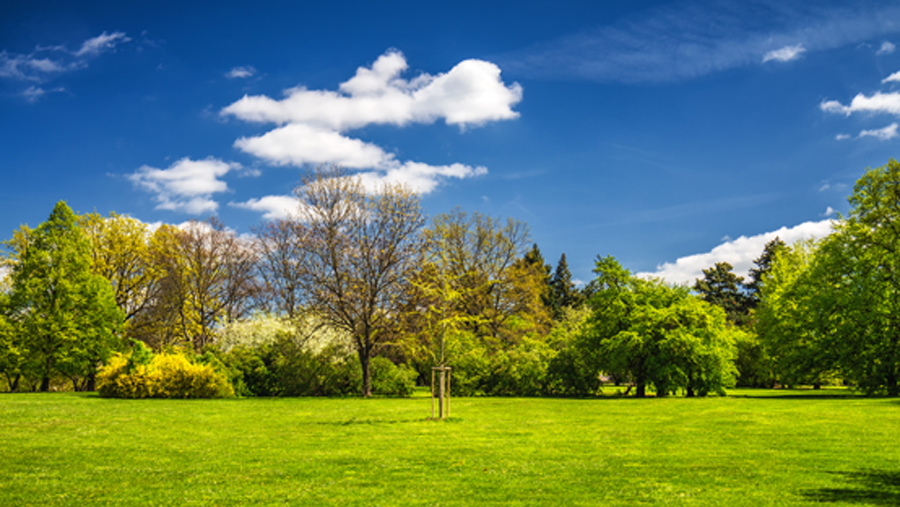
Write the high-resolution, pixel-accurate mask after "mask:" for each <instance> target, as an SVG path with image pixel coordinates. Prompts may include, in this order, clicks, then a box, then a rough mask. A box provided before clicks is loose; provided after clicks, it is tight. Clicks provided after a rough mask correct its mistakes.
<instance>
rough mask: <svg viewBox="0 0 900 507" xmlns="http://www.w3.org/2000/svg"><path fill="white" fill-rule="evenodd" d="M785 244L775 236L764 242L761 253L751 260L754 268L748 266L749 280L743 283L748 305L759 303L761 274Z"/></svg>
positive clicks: (762, 274) (765, 271)
mask: <svg viewBox="0 0 900 507" xmlns="http://www.w3.org/2000/svg"><path fill="white" fill-rule="evenodd" d="M785 247H787V245H786V244H785V243H784V241H781V238H779V237H776V238H775V239H773V240H772V241H769V242H768V243H766V246H765V247H764V248H763V252H762V254H761V255H760V256H759V257H758V258H756V259H754V260H753V264H755V265H756V267H755V268H750V281H749V282H747V283H745V284H744V287H745V288H746V289H747V293H748V297H749V305H750V307H751V308H756V306H757V305H758V304H759V293H760V291H761V289H762V287H761V285H762V279H763V276H764V275H765V274H766V273H768V272H769V270H771V269H772V263H773V262H775V256H776V255H777V254H778V252H779V251H781V250H783V249H784V248H785Z"/></svg>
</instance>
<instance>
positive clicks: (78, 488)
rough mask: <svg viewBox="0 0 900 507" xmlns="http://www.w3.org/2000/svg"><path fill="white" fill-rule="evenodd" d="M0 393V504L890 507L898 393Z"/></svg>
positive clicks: (898, 467) (899, 500) (897, 464)
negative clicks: (447, 407) (446, 397)
mask: <svg viewBox="0 0 900 507" xmlns="http://www.w3.org/2000/svg"><path fill="white" fill-rule="evenodd" d="M451 410H452V413H451V417H450V418H449V419H447V420H445V421H431V420H428V417H429V416H430V415H431V404H430V399H429V398H427V397H426V396H425V395H424V393H421V392H420V393H417V396H415V397H412V398H374V399H360V398H331V399H328V398H285V399H271V398H269V399H264V398H243V399H225V400H121V399H104V398H100V397H98V396H96V395H95V394H92V393H87V394H86V393H49V394H48V393H33V394H3V395H0V505H83V504H90V503H95V504H123V505H148V504H153V505H244V504H305V505H485V504H488V505H491V504H493V505H499V504H503V505H642V504H645V505H754V506H758V505H810V504H814V503H818V504H826V505H897V504H900V445H897V429H898V428H900V401H898V400H897V399H891V398H864V397H859V396H853V395H850V394H849V393H848V392H846V391H843V390H821V391H812V390H810V391H784V390H778V391H772V390H734V391H730V392H729V396H728V397H724V398H722V397H711V398H682V397H672V398H666V399H655V398H648V399H633V398H620V397H605V398H600V399H548V398H534V399H526V398H456V399H453V400H452V405H451Z"/></svg>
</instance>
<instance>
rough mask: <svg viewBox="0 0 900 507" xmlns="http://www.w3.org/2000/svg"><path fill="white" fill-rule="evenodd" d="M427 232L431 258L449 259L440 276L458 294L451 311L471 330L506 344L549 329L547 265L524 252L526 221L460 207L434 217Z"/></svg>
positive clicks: (495, 343)
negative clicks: (545, 301) (489, 214)
mask: <svg viewBox="0 0 900 507" xmlns="http://www.w3.org/2000/svg"><path fill="white" fill-rule="evenodd" d="M424 236H425V238H426V246H427V253H426V255H427V256H428V258H431V259H434V258H437V257H441V256H443V257H444V259H445V261H444V262H443V263H442V264H441V266H440V270H441V271H442V273H443V274H441V276H444V277H446V278H447V279H448V280H450V283H451V287H452V288H453V290H454V291H456V292H457V293H458V297H457V298H456V299H455V301H454V304H453V305H452V308H451V311H452V312H454V313H455V314H456V315H459V316H465V320H466V322H467V325H466V328H467V329H468V330H469V331H471V332H473V333H475V334H476V335H477V336H479V337H480V338H482V339H488V340H490V341H492V342H493V344H492V345H494V346H502V345H504V344H511V343H513V342H514V341H516V339H517V337H519V336H521V335H522V334H523V333H524V332H527V331H528V330H541V331H545V330H546V329H547V327H548V324H549V319H548V315H547V312H546V308H545V306H544V302H543V300H542V299H541V297H542V295H544V294H546V292H545V291H546V267H545V265H544V264H543V262H542V261H540V260H539V259H538V258H537V256H536V255H535V252H534V248H532V250H531V251H530V252H529V251H527V250H526V248H527V245H528V227H527V225H525V223H523V222H520V221H518V220H513V219H507V220H506V222H505V223H504V222H503V221H502V220H500V219H497V218H493V217H490V216H487V215H484V214H481V213H478V212H475V213H471V214H470V213H467V212H465V211H463V210H461V209H456V210H454V211H453V212H451V213H446V214H442V215H438V216H437V217H435V218H434V220H433V221H432V225H431V226H430V227H429V228H428V229H427V230H426V231H425V234H424ZM529 253H530V254H531V255H530V256H529V255H528V254H529ZM538 253H539V252H538Z"/></svg>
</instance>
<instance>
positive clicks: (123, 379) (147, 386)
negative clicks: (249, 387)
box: [97, 353, 234, 398]
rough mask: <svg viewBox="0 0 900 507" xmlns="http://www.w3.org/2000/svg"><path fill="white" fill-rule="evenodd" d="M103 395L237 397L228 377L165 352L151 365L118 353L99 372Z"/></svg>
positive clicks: (151, 362) (132, 396) (208, 367)
mask: <svg viewBox="0 0 900 507" xmlns="http://www.w3.org/2000/svg"><path fill="white" fill-rule="evenodd" d="M97 390H98V391H99V392H100V396H104V397H110V398H225V397H230V396H234V390H233V389H232V387H231V384H230V383H229V382H228V378H227V377H226V376H225V375H224V374H221V373H219V372H217V371H216V370H215V369H214V368H213V367H212V366H210V365H207V364H196V363H193V362H191V361H190V360H189V359H188V358H187V357H185V356H183V355H181V354H171V353H161V354H156V355H154V356H153V358H152V359H150V361H149V363H148V364H140V363H139V362H134V361H131V354H129V355H128V356H123V355H121V354H118V355H116V356H114V357H113V358H112V359H110V361H109V363H108V364H107V365H106V366H105V367H103V368H102V369H101V370H100V373H99V374H98V375H97Z"/></svg>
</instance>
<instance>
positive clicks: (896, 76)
mask: <svg viewBox="0 0 900 507" xmlns="http://www.w3.org/2000/svg"><path fill="white" fill-rule="evenodd" d="M896 81H900V70H898V71H897V72H894V73H893V74H891V75H890V76H888V77H886V78H884V79H882V80H881V82H882V83H890V82H896Z"/></svg>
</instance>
